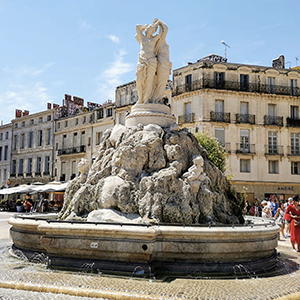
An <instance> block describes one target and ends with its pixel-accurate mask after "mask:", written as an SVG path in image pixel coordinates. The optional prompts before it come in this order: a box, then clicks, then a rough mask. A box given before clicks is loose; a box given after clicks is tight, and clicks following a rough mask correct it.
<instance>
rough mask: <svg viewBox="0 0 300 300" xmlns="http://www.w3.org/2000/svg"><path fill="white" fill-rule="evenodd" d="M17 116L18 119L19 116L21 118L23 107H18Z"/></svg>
mask: <svg viewBox="0 0 300 300" xmlns="http://www.w3.org/2000/svg"><path fill="white" fill-rule="evenodd" d="M15 116H16V119H17V118H21V117H22V110H21V109H16V114H15Z"/></svg>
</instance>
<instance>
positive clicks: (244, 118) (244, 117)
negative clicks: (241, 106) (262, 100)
mask: <svg viewBox="0 0 300 300" xmlns="http://www.w3.org/2000/svg"><path fill="white" fill-rule="evenodd" d="M236 123H248V124H255V115H249V114H236Z"/></svg>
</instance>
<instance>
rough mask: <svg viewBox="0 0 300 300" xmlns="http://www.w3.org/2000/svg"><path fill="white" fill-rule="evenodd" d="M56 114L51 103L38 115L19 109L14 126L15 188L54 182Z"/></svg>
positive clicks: (11, 173) (12, 163)
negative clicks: (54, 117) (36, 183)
mask: <svg viewBox="0 0 300 300" xmlns="http://www.w3.org/2000/svg"><path fill="white" fill-rule="evenodd" d="M53 112H54V110H53V108H52V106H51V104H49V103H48V104H47V110H45V111H41V112H38V113H35V114H29V111H26V110H25V111H23V112H22V111H21V110H18V109H16V116H15V119H13V120H12V124H11V126H12V130H11V134H12V138H11V143H12V144H11V166H10V181H11V186H16V185H20V184H29V183H33V182H37V181H38V182H43V183H47V182H49V181H50V180H51V179H52V174H53V131H54V122H53ZM0 136H1V134H0Z"/></svg>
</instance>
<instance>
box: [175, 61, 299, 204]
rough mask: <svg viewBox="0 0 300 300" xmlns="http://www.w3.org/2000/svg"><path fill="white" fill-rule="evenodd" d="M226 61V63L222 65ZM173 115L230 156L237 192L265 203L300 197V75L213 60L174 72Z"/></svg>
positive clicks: (228, 170)
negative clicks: (274, 196) (206, 134)
mask: <svg viewBox="0 0 300 300" xmlns="http://www.w3.org/2000/svg"><path fill="white" fill-rule="evenodd" d="M220 61H221V62H220ZM173 85H174V88H173V101H172V109H173V113H174V114H175V115H176V116H177V118H178V123H179V124H180V125H181V126H182V127H187V128H190V129H191V130H193V131H195V132H197V131H208V132H209V133H210V134H211V135H212V136H215V137H217V138H218V139H219V141H220V142H221V143H223V144H224V145H225V147H226V150H227V151H228V158H227V165H228V168H227V174H228V175H231V176H232V183H233V186H234V187H235V188H236V190H237V191H238V192H241V191H243V190H245V191H246V192H247V194H248V198H249V199H250V201H251V200H253V199H254V198H259V199H263V198H265V197H268V196H269V195H270V194H277V195H278V197H279V198H280V199H286V198H287V197H289V196H290V195H293V194H299V193H300V182H299V179H300V176H299V175H300V148H299V139H300V119H299V106H300V99H299V95H300V89H299V87H300V72H299V70H291V69H280V68H272V67H263V66H251V65H243V64H234V63H227V62H225V61H224V59H223V61H222V58H220V57H217V56H214V55H211V56H210V57H208V58H205V59H201V60H198V61H197V62H196V63H189V64H188V65H187V66H184V67H182V68H179V69H176V70H174V72H173Z"/></svg>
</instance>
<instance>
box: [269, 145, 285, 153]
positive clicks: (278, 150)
mask: <svg viewBox="0 0 300 300" xmlns="http://www.w3.org/2000/svg"><path fill="white" fill-rule="evenodd" d="M265 155H283V146H277V145H265Z"/></svg>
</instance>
